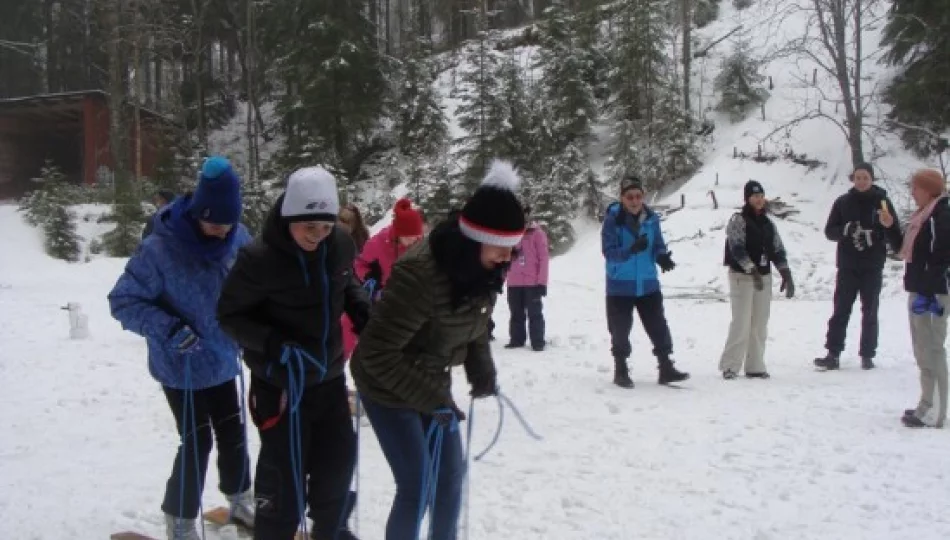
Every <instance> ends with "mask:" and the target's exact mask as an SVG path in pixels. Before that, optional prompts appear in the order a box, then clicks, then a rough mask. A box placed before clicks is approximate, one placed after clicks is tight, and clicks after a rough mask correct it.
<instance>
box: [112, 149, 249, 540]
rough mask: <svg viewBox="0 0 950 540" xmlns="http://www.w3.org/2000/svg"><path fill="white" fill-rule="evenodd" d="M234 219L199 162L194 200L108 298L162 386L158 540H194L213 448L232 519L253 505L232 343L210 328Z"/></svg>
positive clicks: (131, 264) (237, 212) (228, 182)
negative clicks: (171, 436) (172, 434)
mask: <svg viewBox="0 0 950 540" xmlns="http://www.w3.org/2000/svg"><path fill="white" fill-rule="evenodd" d="M240 216H241V191H240V182H239V180H238V177H237V174H236V173H235V172H234V170H233V168H232V167H231V164H230V163H229V162H228V160H226V159H224V158H222V157H212V158H209V159H208V160H207V161H205V163H204V165H203V167H202V170H201V176H200V178H199V180H198V186H197V188H196V189H195V191H194V193H191V194H186V195H184V196H181V197H178V198H177V199H175V201H174V202H172V203H171V204H169V205H168V206H165V207H164V208H162V209H161V210H160V211H159V213H158V214H157V215H156V216H155V219H154V231H153V233H152V234H150V235H149V236H147V237H146V238H145V240H144V241H143V242H142V243H141V244H140V245H139V247H138V250H137V251H136V253H135V254H134V255H133V256H132V257H131V258H130V259H129V261H128V263H127V264H126V267H125V271H124V272H123V273H122V275H121V276H120V277H119V279H118V281H117V282H116V284H115V287H114V288H113V289H112V292H110V293H109V305H110V308H111V310H112V316H113V317H114V318H115V319H117V320H118V321H119V322H120V323H122V328H124V329H125V330H129V331H132V332H135V333H136V334H139V335H141V336H143V337H144V338H145V341H146V343H147V345H148V368H149V372H150V373H151V375H152V377H153V378H154V379H155V380H156V381H158V382H159V383H160V384H161V385H162V389H163V391H164V393H165V397H166V399H167V401H168V405H169V407H170V408H171V410H172V414H173V415H174V417H175V423H176V425H177V428H178V433H179V435H180V436H181V445H180V446H179V448H178V454H177V456H176V457H175V464H174V467H173V468H172V472H171V477H170V478H169V479H168V484H167V485H166V488H165V498H164V502H163V503H162V510H163V512H164V513H165V516H166V527H167V529H168V531H167V532H168V538H169V539H175V540H192V539H198V538H199V536H198V529H197V527H196V520H197V518H198V509H199V504H200V500H201V490H202V486H203V485H204V479H205V473H206V470H207V467H208V461H209V457H210V454H211V447H212V441H213V438H212V435H213V436H214V438H216V439H217V441H218V469H219V475H220V479H221V483H220V486H219V487H220V489H221V491H222V492H224V494H225V495H226V496H227V498H228V500H229V502H230V504H231V513H232V517H233V518H234V519H236V520H239V521H242V522H244V523H246V524H247V525H250V526H253V523H254V497H253V494H252V493H251V489H250V486H251V478H250V472H249V470H250V468H249V460H248V453H247V446H246V435H245V429H244V424H243V419H242V415H241V409H240V407H241V405H240V401H239V398H238V390H237V385H236V382H235V378H236V377H237V376H238V372H239V369H240V362H239V360H238V352H239V348H238V344H237V343H236V342H235V341H234V339H233V338H231V337H230V336H228V335H227V334H226V333H225V332H224V331H223V330H221V328H220V327H219V326H218V320H217V315H216V311H217V303H218V296H219V294H220V292H221V288H222V286H223V284H224V281H225V278H226V277H227V275H228V272H229V270H230V268H231V265H232V264H233V263H234V260H235V259H236V257H237V252H238V249H239V248H241V247H243V246H244V245H246V244H248V243H249V242H250V240H251V239H250V235H249V234H248V232H247V229H246V228H245V227H244V226H243V225H242V224H241V223H240V222H239V220H240Z"/></svg>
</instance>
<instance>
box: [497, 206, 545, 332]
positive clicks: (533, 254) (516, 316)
mask: <svg viewBox="0 0 950 540" xmlns="http://www.w3.org/2000/svg"><path fill="white" fill-rule="evenodd" d="M524 215H525V220H528V219H530V217H531V207H530V206H527V205H525V207H524ZM515 255H516V256H515V260H514V261H512V263H511V268H509V269H508V275H507V278H506V284H507V287H508V308H509V309H510V310H511V319H510V321H509V325H508V335H509V338H510V341H509V342H508V344H507V345H505V348H506V349H517V348H520V347H524V345H525V342H526V341H527V340H528V335H529V334H530V336H531V348H532V349H534V350H535V351H543V350H544V345H545V343H544V313H543V312H542V308H543V306H542V301H541V299H542V298H543V297H545V296H547V295H548V257H549V256H548V235H547V234H546V233H545V232H544V229H542V228H541V225H539V224H538V222H536V221H532V222H530V223H529V224H528V228H527V229H526V230H525V233H524V237H523V238H522V239H521V242H519V243H518V246H517V247H515ZM525 313H527V322H528V329H529V332H525Z"/></svg>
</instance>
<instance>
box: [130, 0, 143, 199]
mask: <svg viewBox="0 0 950 540" xmlns="http://www.w3.org/2000/svg"><path fill="white" fill-rule="evenodd" d="M137 4H138V2H137V1H135V0H133V2H132V13H133V17H134V21H135V23H136V24H135V26H133V28H132V35H133V36H135V37H134V38H133V39H132V65H133V66H135V69H136V73H135V92H134V93H133V98H132V114H133V116H134V120H133V125H134V126H135V132H134V134H133V137H135V141H134V142H135V181H136V182H138V181H140V180H141V179H142V106H141V100H142V81H143V77H142V72H141V60H142V58H141V40H142V38H141V28H139V26H140V25H139V24H138V23H139V22H140V20H139V9H138V5H137Z"/></svg>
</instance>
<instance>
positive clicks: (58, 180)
mask: <svg viewBox="0 0 950 540" xmlns="http://www.w3.org/2000/svg"><path fill="white" fill-rule="evenodd" d="M65 179H66V177H65V175H64V174H63V173H62V172H60V170H59V168H58V167H56V165H54V164H53V162H52V161H51V160H46V163H45V164H44V165H43V167H41V168H40V175H39V176H37V177H36V178H31V179H30V181H31V182H32V183H33V184H34V185H35V187H34V189H33V191H31V192H30V193H28V194H27V195H26V196H25V197H23V198H21V199H20V203H19V207H18V208H17V210H19V211H20V212H23V219H24V220H25V221H26V222H27V223H29V224H30V225H31V226H33V227H42V226H45V224H46V222H47V221H49V220H50V219H51V218H52V216H53V213H54V208H55V207H56V200H55V196H54V194H53V191H54V189H55V188H56V187H57V186H59V185H61V184H63V183H64V182H65Z"/></svg>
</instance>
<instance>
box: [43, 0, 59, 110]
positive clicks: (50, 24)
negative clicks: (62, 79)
mask: <svg viewBox="0 0 950 540" xmlns="http://www.w3.org/2000/svg"><path fill="white" fill-rule="evenodd" d="M55 4H56V0H46V2H45V3H44V5H43V18H44V19H45V21H46V62H45V66H44V68H45V69H44V71H45V75H46V81H45V82H46V92H49V93H52V92H58V91H59V88H58V85H57V82H56V69H57V68H56V58H57V56H58V55H57V54H56V39H55V34H56V19H55V18H54V16H53V7H54V6H55Z"/></svg>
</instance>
